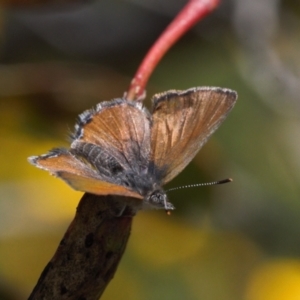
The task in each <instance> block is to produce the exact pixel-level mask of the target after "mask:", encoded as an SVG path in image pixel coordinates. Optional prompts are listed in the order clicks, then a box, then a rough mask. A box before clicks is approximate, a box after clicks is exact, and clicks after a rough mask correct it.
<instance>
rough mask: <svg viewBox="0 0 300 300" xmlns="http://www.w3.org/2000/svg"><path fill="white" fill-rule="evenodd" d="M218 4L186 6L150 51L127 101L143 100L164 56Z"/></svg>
mask: <svg viewBox="0 0 300 300" xmlns="http://www.w3.org/2000/svg"><path fill="white" fill-rule="evenodd" d="M218 4H219V0H190V1H189V2H188V3H187V4H186V6H185V7H184V8H183V9H182V10H181V11H180V13H179V14H178V15H177V17H176V18H175V19H174V20H173V22H172V23H171V24H170V25H169V26H168V27H167V28H166V29H165V31H164V32H163V33H162V34H161V36H160V37H159V38H158V40H157V41H156V43H155V44H154V45H153V46H152V47H151V48H150V50H149V51H148V53H147V55H146V56H145V58H144V60H143V61H142V63H141V65H140V67H139V68H138V70H137V72H136V73H135V76H134V77H133V80H132V81H131V84H130V87H129V89H128V92H127V95H126V98H127V100H138V99H142V98H143V95H144V94H145V87H146V84H147V82H148V80H149V77H150V75H151V74H152V72H153V71H154V69H155V67H156V65H157V64H158V62H159V61H160V60H161V58H162V57H163V55H164V54H165V53H166V52H167V51H168V50H169V49H170V48H171V47H172V45H173V44H174V43H175V42H176V41H177V40H178V39H179V38H180V37H181V36H183V35H184V34H185V33H186V32H187V31H188V30H189V29H190V28H191V27H192V26H193V25H195V24H196V23H197V22H198V21H199V20H200V19H202V18H203V17H204V16H206V15H207V14H208V13H209V12H210V11H212V10H213V9H214V8H215V7H216V6H217V5H218Z"/></svg>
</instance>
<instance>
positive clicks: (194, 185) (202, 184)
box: [166, 178, 232, 192]
mask: <svg viewBox="0 0 300 300" xmlns="http://www.w3.org/2000/svg"><path fill="white" fill-rule="evenodd" d="M227 182H232V179H231V178H226V179H223V180H220V181H213V182H205V183H197V184H189V185H183V186H178V187H175V188H172V189H168V190H167V191H166V192H170V191H175V190H180V189H188V188H193V187H199V186H207V185H217V184H223V183H227Z"/></svg>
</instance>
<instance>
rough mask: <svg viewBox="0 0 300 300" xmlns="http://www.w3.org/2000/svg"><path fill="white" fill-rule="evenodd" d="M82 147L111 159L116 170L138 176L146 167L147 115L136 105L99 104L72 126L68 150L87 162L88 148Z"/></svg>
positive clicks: (120, 101) (117, 101)
mask: <svg viewBox="0 0 300 300" xmlns="http://www.w3.org/2000/svg"><path fill="white" fill-rule="evenodd" d="M86 144H91V145H96V146H97V147H99V149H98V150H99V151H101V153H102V155H107V156H110V157H113V160H114V161H116V162H117V164H118V168H119V169H122V168H123V169H124V170H125V171H126V170H132V171H133V172H136V173H140V172H141V171H142V170H145V169H146V168H147V166H148V161H149V156H150V115H149V113H148V111H147V110H146V109H144V108H143V107H142V105H141V104H140V103H137V102H133V101H126V100H125V99H115V100H112V101H108V102H102V103H100V104H98V106H97V107H96V109H94V110H88V111H86V112H84V113H83V114H81V115H80V116H79V120H78V122H77V124H76V126H75V133H74V135H73V142H72V144H71V148H72V149H73V150H74V151H75V153H76V150H77V149H78V151H79V152H80V155H81V156H84V157H85V158H86V159H88V158H89V157H90V152H91V147H87V146H85V145H86ZM94 149H95V148H94ZM92 163H93V162H92Z"/></svg>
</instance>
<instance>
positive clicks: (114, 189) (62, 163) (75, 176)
mask: <svg viewBox="0 0 300 300" xmlns="http://www.w3.org/2000/svg"><path fill="white" fill-rule="evenodd" d="M29 162H30V163H31V164H33V165H35V166H36V167H38V168H41V169H44V170H46V171H49V172H50V173H51V174H52V175H54V176H57V177H59V178H61V179H63V180H64V181H66V182H67V183H68V184H69V185H70V186H71V187H72V188H74V189H75V190H78V191H82V192H87V193H91V194H96V195H120V196H129V197H134V198H139V199H142V198H143V197H142V196H141V195H139V194H138V193H136V192H134V191H132V190H130V189H128V188H126V187H124V186H120V185H117V184H114V183H113V182H110V181H107V180H109V178H105V177H103V176H101V175H100V174H98V173H97V172H96V171H95V170H93V169H91V168H90V167H89V166H88V165H86V164H85V163H84V162H83V161H81V160H80V159H78V158H77V157H75V156H74V155H72V154H71V153H70V152H69V151H68V150H66V149H55V150H52V151H51V152H49V153H48V154H45V155H41V156H32V157H30V158H29Z"/></svg>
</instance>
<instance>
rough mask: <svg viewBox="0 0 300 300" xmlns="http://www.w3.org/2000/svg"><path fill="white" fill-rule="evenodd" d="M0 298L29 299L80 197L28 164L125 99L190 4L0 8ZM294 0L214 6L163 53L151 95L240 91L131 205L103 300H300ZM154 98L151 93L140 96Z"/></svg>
mask: <svg viewBox="0 0 300 300" xmlns="http://www.w3.org/2000/svg"><path fill="white" fill-rule="evenodd" d="M0 3H1V4H0V145H1V146H0V299H1V300H2V299H3V300H16V299H25V298H26V297H28V295H29V294H30V292H31V290H32V289H33V287H34V285H35V284H36V282H37V279H38V277H39V275H40V273H41V272H42V270H43V268H44V267H45V265H46V264H47V262H48V261H49V260H50V258H51V257H52V255H53V254H54V252H55V249H56V248H57V246H58V243H59V241H60V239H61V237H62V236H63V234H64V232H65V230H66V229H67V227H68V225H69V224H70V222H71V220H72V219H73V217H74V214H75V209H76V206H77V204H78V202H79V200H80V198H81V196H82V193H79V192H75V191H73V190H71V188H69V187H68V186H67V185H66V184H64V183H63V182H62V181H60V180H58V179H56V178H54V177H51V176H49V175H48V174H47V173H46V172H44V171H42V170H38V169H36V168H34V167H33V166H31V165H29V164H28V163H27V157H28V156H30V155H37V154H43V153H45V152H47V150H49V149H51V148H53V147H56V146H67V145H68V143H67V135H68V132H69V131H70V130H72V128H73V125H74V122H75V119H76V116H77V115H78V114H79V113H81V112H82V111H83V110H85V109H88V108H90V107H92V106H94V105H95V104H96V103H98V102H100V101H102V100H109V99H112V98H116V97H120V96H122V95H123V92H124V91H126V90H127V88H128V85H129V83H130V80H131V78H132V76H133V75H134V73H135V70H136V68H137V66H138V65H139V63H140V61H141V60H142V58H143V56H144V55H145V53H146V51H147V49H149V47H150V46H151V45H152V43H153V42H154V40H155V39H156V37H157V36H158V35H159V34H160V33H161V32H162V30H163V29H164V28H165V27H166V25H167V24H168V23H169V22H170V21H171V20H172V18H173V17H174V16H175V15H176V13H177V12H178V11H179V10H180V8H181V7H183V5H184V4H185V1H183V0H180V1H179V0H176V1H175V0H168V1H167V0H165V1H159V0H127V1H125V0H124V1H118V0H102V1H100V0H99V1H89V2H88V1H71V0H69V1H52V0H50V1H42V0H36V1H34V0H33V1H22V0H19V1H17V0H15V1H13V0H2V1H1V2H0ZM299 53H300V2H299V1H292V0H290V1H288V0H286V1H276V0H264V1H261V0H235V1H233V0H232V1H223V3H222V5H221V6H220V7H219V8H218V10H217V11H215V12H214V13H213V14H211V15H210V16H209V17H207V18H206V19H205V20H203V21H201V23H199V24H198V25H197V26H196V27H195V28H194V29H193V30H192V31H191V32H190V33H188V34H187V35H186V36H185V37H184V38H183V39H181V40H180V42H179V43H178V44H177V45H176V46H175V47H174V48H173V49H172V50H171V51H170V52H169V53H168V54H167V55H166V56H165V58H164V59H163V60H162V62H161V63H160V65H159V66H158V68H157V69H156V71H155V72H154V74H153V76H152V77H151V80H150V82H149V85H148V89H147V92H148V96H149V98H150V96H151V95H153V94H154V93H157V92H162V91H166V90H168V89H187V88H190V87H194V86H221V87H228V88H231V89H234V90H236V91H237V92H238V94H239V100H238V103H237V105H236V107H235V108H234V110H233V111H232V112H231V114H230V115H229V117H228V119H227V120H226V121H225V123H224V124H223V125H222V126H221V128H220V129H219V130H218V131H217V132H216V133H215V134H214V136H213V137H212V138H211V139H210V141H209V142H208V143H207V145H205V146H204V148H203V149H202V150H201V151H200V153H199V154H198V155H197V157H196V158H195V159H194V161H193V163H192V164H191V165H189V166H188V167H187V168H186V170H185V171H184V172H182V174H180V175H179V176H178V177H177V178H176V179H174V180H173V181H172V182H171V183H170V184H168V187H176V186H179V185H185V184H193V183H199V182H207V181H213V180H219V179H223V178H226V177H232V178H233V179H234V181H233V182H232V183H230V184H227V185H221V186H212V187H202V188H196V189H185V190H178V191H174V192H170V194H169V198H170V200H171V201H172V202H173V203H174V205H175V206H176V208H177V209H176V211H175V212H174V213H173V214H172V215H171V217H168V216H166V215H165V214H164V212H162V211H146V212H140V213H139V214H138V215H137V216H136V217H135V220H134V223H133V228H132V234H131V238H130V240H129V243H128V247H127V250H126V253H125V255H124V257H123V259H122V261H121V264H120V266H119V269H118V271H117V273H116V275H115V278H114V279H113V280H112V282H111V283H110V285H109V287H108V288H107V290H106V291H105V294H104V295H103V297H102V299H105V300H109V299H120V300H122V299H133V300H135V299H144V300H152V299H173V300H176V299H178V300H179V299H180V300H181V299H185V300H197V299H201V300H220V299H222V300H299V299H300V197H299V195H300V188H299V183H300V117H299V116H300V80H299V79H300V55H299ZM147 104H149V102H147Z"/></svg>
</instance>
